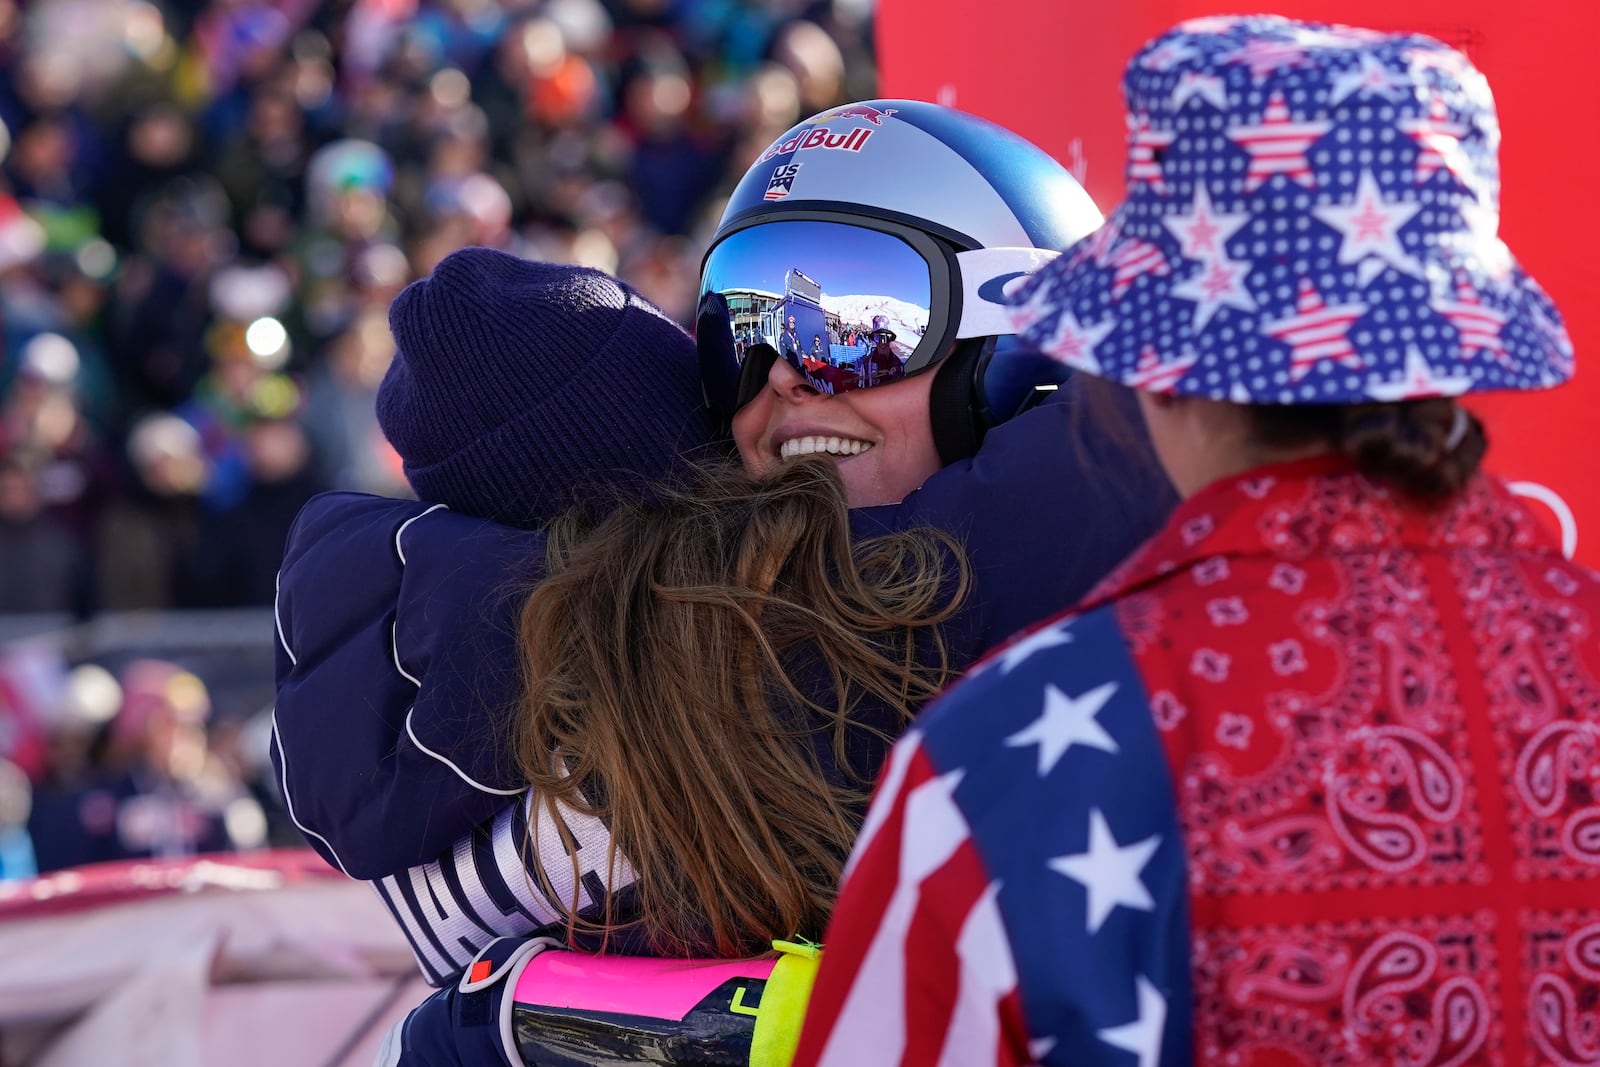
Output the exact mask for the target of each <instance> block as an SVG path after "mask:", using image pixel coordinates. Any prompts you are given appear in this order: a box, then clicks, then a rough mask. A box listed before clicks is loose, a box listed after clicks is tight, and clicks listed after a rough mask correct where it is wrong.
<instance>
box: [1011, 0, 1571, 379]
mask: <svg viewBox="0 0 1600 1067" xmlns="http://www.w3.org/2000/svg"><path fill="white" fill-rule="evenodd" d="M1123 89H1124V92H1125V94H1126V97H1127V103H1128V130H1129V133H1128V164H1127V183H1128V192H1127V196H1126V198H1125V200H1124V201H1123V203H1122V204H1121V206H1120V207H1118V208H1117V210H1116V211H1115V212H1114V213H1113V214H1112V215H1111V217H1110V218H1109V219H1108V220H1107V221H1106V223H1105V225H1104V226H1103V227H1101V228H1100V229H1099V230H1097V231H1096V232H1095V233H1094V234H1092V235H1090V236H1089V237H1088V238H1086V239H1084V240H1083V241H1080V242H1079V243H1077V244H1076V245H1074V246H1073V247H1072V248H1071V249H1069V250H1068V253H1067V254H1066V255H1063V256H1062V257H1060V258H1059V259H1057V260H1056V261H1055V262H1054V263H1052V264H1051V265H1050V266H1049V267H1047V268H1046V269H1045V270H1043V271H1041V272H1040V273H1039V274H1038V275H1037V276H1036V277H1035V278H1033V279H1032V280H1030V282H1029V283H1028V284H1026V285H1024V286H1022V287H1021V288H1020V289H1019V290H1018V291H1017V293H1016V294H1015V296H1014V298H1013V301H1012V304H1013V306H1012V316H1013V321H1014V323H1015V325H1016V328H1017V332H1018V333H1019V334H1020V335H1022V336H1023V338H1024V339H1025V340H1027V341H1028V342H1030V343H1031V344H1033V345H1034V346H1036V347H1037V348H1038V349H1039V350H1040V351H1042V352H1044V353H1045V354H1047V355H1050V356H1052V357H1053V358H1055V359H1058V360H1060V361H1061V362H1063V363H1066V364H1068V365H1070V366H1072V367H1074V368H1076V369H1078V370H1080V371H1084V372H1087V373H1090V374H1095V375H1099V376H1101V377H1105V378H1109V379H1111V380H1114V381H1117V382H1121V383H1122V384H1124V385H1128V386H1132V387H1134V388H1139V389H1145V390H1149V391H1153V392H1164V393H1177V394H1183V395H1192V396H1202V397H1210V398H1213V399H1218V400H1230V401H1233V402H1236V403H1255V404H1328V403H1364V402H1372V401H1394V400H1404V399H1409V398H1416V397H1424V396H1457V395H1460V394H1462V393H1469V392H1477V391H1482V390H1491V389H1540V388H1545V387H1548V386H1552V385H1557V384H1559V383H1561V382H1563V381H1566V380H1567V379H1568V378H1570V377H1571V376H1572V365H1573V359H1572V345H1571V342H1570V340H1569V339H1568V337H1567V333H1566V330H1565V328H1564V327H1563V325H1562V322H1561V317H1560V314H1559V313H1558V312H1557V310H1556V308H1555V306H1554V304H1553V303H1552V302H1551V301H1550V298H1549V297H1548V296H1546V295H1545V293H1544V291H1543V290H1542V289H1540V288H1539V286H1538V284H1537V283H1536V282H1535V281H1534V280H1533V279H1532V278H1531V277H1529V276H1528V275H1527V274H1526V273H1525V272H1524V271H1523V270H1522V269H1521V267H1520V266H1518V264H1517V262H1516V260H1515V259H1514V258H1513V257H1512V255H1511V253H1510V251H1509V250H1508V249H1507V248H1506V246H1505V244H1504V243H1503V242H1502V241H1501V240H1500V238H1499V236H1498V232H1497V231H1498V226H1499V200H1500V171H1499V158H1498V148H1499V141H1500V127H1499V123H1498V120H1497V119H1496V117H1495V108H1494V101H1493V99H1492V97H1491V96H1490V93H1489V86H1488V83H1487V82H1486V81H1485V80H1484V77H1483V75H1482V74H1481V73H1479V72H1478V71H1477V70H1476V69H1475V68H1474V67H1473V66H1472V64H1471V63H1470V62H1469V61H1468V60H1467V58H1466V57H1465V56H1463V55H1462V54H1461V53H1460V52H1457V51H1455V50H1453V49H1451V48H1448V47H1446V46H1445V45H1443V44H1441V43H1440V42H1438V41H1436V40H1434V39H1432V38H1430V37H1424V36H1419V35H1394V34H1386V33H1378V32H1375V31H1372V30H1364V29H1356V28H1352V27H1346V26H1332V25H1322V24H1312V23H1304V22H1295V21H1291V20H1289V19H1284V18H1279V17H1276V16H1255V17H1239V18H1233V17H1229V18H1205V19H1194V20H1191V21H1188V22H1184V23H1181V24H1179V25H1178V26H1177V27H1176V28H1174V29H1172V30H1170V31H1168V32H1167V33H1165V34H1163V35H1162V36H1160V37H1158V38H1156V39H1155V40H1153V41H1151V42H1149V43H1148V44H1147V45H1145V47H1144V48H1143V49H1141V50H1140V51H1139V53H1138V54H1137V55H1135V56H1134V58H1133V60H1132V61H1131V62H1130V63H1129V65H1128V68H1127V71H1126V73H1125V76H1124V81H1123Z"/></svg>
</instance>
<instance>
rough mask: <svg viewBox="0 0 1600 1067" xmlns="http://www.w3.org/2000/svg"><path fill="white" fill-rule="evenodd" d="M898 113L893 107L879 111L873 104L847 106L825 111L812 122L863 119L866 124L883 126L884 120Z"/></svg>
mask: <svg viewBox="0 0 1600 1067" xmlns="http://www.w3.org/2000/svg"><path fill="white" fill-rule="evenodd" d="M897 113H898V109H896V108H892V107H886V108H884V109H883V110H882V111H879V110H878V109H877V108H875V107H873V106H872V105H871V104H846V105H845V106H844V107H836V108H834V109H833V110H832V111H824V112H823V113H822V114H820V115H818V116H817V117H816V118H814V119H812V120H811V121H813V122H827V121H829V120H831V119H861V120H862V121H864V122H870V123H872V124H873V125H874V126H882V125H883V120H884V119H886V118H888V117H889V116H890V115H894V114H897Z"/></svg>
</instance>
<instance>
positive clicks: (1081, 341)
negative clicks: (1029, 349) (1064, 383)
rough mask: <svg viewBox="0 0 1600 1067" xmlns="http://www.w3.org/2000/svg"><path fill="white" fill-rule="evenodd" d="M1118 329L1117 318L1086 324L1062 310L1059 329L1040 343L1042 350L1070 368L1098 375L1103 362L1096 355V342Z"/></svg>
mask: <svg viewBox="0 0 1600 1067" xmlns="http://www.w3.org/2000/svg"><path fill="white" fill-rule="evenodd" d="M1115 328H1116V320H1114V319H1110V318H1108V319H1106V320H1104V321H1103V322H1097V323H1095V324H1094V325H1092V326H1084V325H1083V324H1082V323H1080V322H1079V321H1078V317H1077V316H1076V315H1074V314H1073V313H1072V312H1070V311H1062V312H1061V317H1060V320H1059V321H1058V322H1057V323H1056V332H1055V333H1054V334H1053V335H1052V336H1051V337H1049V338H1046V339H1045V340H1043V341H1042V342H1041V343H1040V344H1039V350H1040V351H1041V352H1043V353H1044V354H1045V355H1047V356H1049V357H1050V358H1051V359H1054V360H1057V361H1058V362H1061V363H1065V364H1066V365H1067V366H1069V367H1074V368H1076V369H1078V370H1081V371H1087V372H1088V373H1090V374H1099V373H1100V361H1099V360H1097V359H1095V356H1094V348H1095V345H1098V344H1099V343H1100V342H1101V341H1103V340H1105V337H1106V334H1108V333H1110V332H1111V331H1112V330H1113V329H1115Z"/></svg>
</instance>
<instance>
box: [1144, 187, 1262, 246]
mask: <svg viewBox="0 0 1600 1067" xmlns="http://www.w3.org/2000/svg"><path fill="white" fill-rule="evenodd" d="M1249 221H1250V213H1249V212H1248V211H1218V210H1217V209H1216V208H1215V207H1213V206H1212V204H1211V193H1210V192H1209V191H1208V190H1207V189H1206V183H1205V182H1203V181H1199V182H1195V184H1194V204H1193V205H1192V206H1191V207H1190V209H1189V213H1188V214H1186V215H1167V216H1164V217H1163V218H1162V219H1161V224H1162V225H1163V226H1165V227H1166V228H1167V230H1168V231H1169V232H1170V233H1171V234H1172V236H1174V237H1176V238H1177V239H1178V244H1179V246H1180V247H1181V250H1182V252H1183V255H1184V257H1185V258H1186V259H1206V258H1210V257H1213V256H1222V255H1226V254H1227V247H1228V238H1230V237H1232V236H1233V235H1234V234H1236V233H1238V232H1239V230H1240V229H1242V228H1243V227H1244V226H1245V224H1246V223H1248V222H1249Z"/></svg>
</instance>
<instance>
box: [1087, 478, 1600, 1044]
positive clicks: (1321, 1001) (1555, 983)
mask: <svg viewBox="0 0 1600 1067" xmlns="http://www.w3.org/2000/svg"><path fill="white" fill-rule="evenodd" d="M1097 595H1098V597H1099V598H1101V599H1105V600H1114V601H1115V602H1116V603H1117V606H1118V607H1117V610H1118V617H1119V621H1120V623H1121V626H1122V628H1123V631H1124V633H1125V635H1126V637H1127V641H1128V645H1129V647H1130V649H1131V650H1132V651H1133V653H1134V655H1135V657H1136V659H1137V661H1138V664H1139V669H1140V673H1141V675H1142V676H1143V678H1144V680H1145V683H1146V688H1147V691H1148V692H1149V693H1150V695H1151V696H1150V699H1151V705H1152V711H1153V713H1154V718H1155V721H1156V724H1157V726H1158V727H1159V728H1160V730H1161V732H1162V736H1163V739H1164V741H1165V743H1166V746H1167V753H1168V757H1169V759H1170V761H1171V764H1172V767H1173V772H1174V777H1175V780H1176V783H1177V787H1178V793H1179V800H1180V806H1181V811H1182V820H1183V829H1184V834H1185V844H1186V849H1187V854H1188V859H1189V879H1190V891H1191V903H1192V906H1193V914H1194V936H1195V947H1194V961H1195V983H1196V985H1195V989H1196V1015H1195V1024H1196V1034H1195V1038H1196V1045H1195V1047H1196V1051H1197V1055H1198V1058H1199V1059H1200V1060H1201V1061H1202V1062H1215V1063H1227V1064H1229V1065H1238V1067H1248V1065H1252V1064H1262V1065H1265V1064H1281V1063H1305V1064H1339V1063H1348V1064H1371V1063H1385V1064H1388V1063H1394V1064H1407V1065H1423V1064H1431V1065H1457V1064H1510V1065H1518V1067H1520V1065H1524V1064H1528V1065H1532V1064H1572V1065H1577V1064H1584V1065H1587V1067H1596V1065H1597V1064H1600V637H1597V634H1596V630H1595V626H1596V624H1597V620H1600V580H1597V578H1596V576H1595V575H1593V574H1591V573H1589V572H1587V571H1584V570H1582V569H1580V568H1577V567H1575V566H1572V565H1571V564H1568V563H1566V562H1565V561H1563V560H1562V559H1561V558H1560V555H1559V553H1558V552H1557V551H1556V549H1555V546H1554V544H1553V543H1552V541H1551V538H1550V536H1549V535H1548V534H1547V533H1546V532H1545V531H1544V530H1543V529H1542V528H1540V527H1539V526H1538V525H1537V523H1536V522H1535V521H1534V520H1533V519H1531V518H1530V517H1529V516H1528V514H1527V513H1526V512H1525V511H1523V510H1522V508H1521V507H1520V505H1519V504H1518V503H1517V502H1516V500H1515V499H1514V498H1513V497H1512V496H1511V495H1510V494H1509V493H1507V492H1506V491H1505V490H1504V489H1503V487H1501V486H1500V485H1499V484H1498V483H1496V482H1493V481H1492V480H1488V479H1480V480H1479V481H1478V482H1476V483H1474V484H1473V485H1472V486H1471V487H1470V488H1469V491H1468V492H1467V493H1466V494H1464V495H1463V497H1462V498H1461V499H1460V500H1458V501H1457V502H1456V503H1455V504H1454V505H1452V506H1451V507H1450V508H1448V509H1447V510H1445V511H1443V512H1441V513H1438V514H1432V515H1427V514H1422V513H1419V512H1416V511H1412V510H1409V509H1406V508H1402V507H1400V506H1398V504H1397V501H1396V500H1395V499H1393V498H1392V497H1391V495H1390V494H1388V493H1387V492H1385V491H1384V490H1382V489H1380V488H1378V487H1377V486H1375V485H1373V484H1372V483H1370V482H1368V481H1366V480H1365V479H1363V478H1361V477H1360V476H1358V475H1356V474H1354V473H1351V472H1350V471H1349V470H1348V468H1346V467H1344V466H1343V465H1342V464H1341V462H1340V461H1337V460H1330V459H1318V460H1310V461H1305V462H1302V463H1297V464H1287V465H1284V466H1281V467H1278V468H1275V469H1274V470H1273V471H1272V472H1271V473H1270V474H1268V475H1260V474H1257V475H1255V476H1252V477H1250V478H1247V479H1239V480H1233V481H1228V482H1223V483H1219V484H1217V485H1213V486H1211V487H1210V488H1208V489H1207V490H1205V491H1204V492H1202V493H1201V494H1199V495H1197V496H1196V497H1194V498H1192V499H1191V500H1189V501H1187V502H1186V503H1185V504H1184V506H1183V508H1182V509H1181V510H1180V513H1179V515H1178V517H1177V518H1176V519H1175V521H1174V522H1173V523H1171V524H1169V526H1168V528H1167V533H1165V534H1163V535H1162V536H1159V537H1157V538H1156V539H1155V540H1154V541H1152V542H1150V543H1149V544H1148V545H1146V546H1145V547H1144V548H1143V549H1142V550H1141V551H1140V552H1139V554H1138V555H1136V556H1135V557H1134V558H1133V559H1131V560H1130V561H1129V562H1128V563H1127V564H1126V565H1124V567H1123V568H1122V569H1121V570H1120V571H1119V572H1118V573H1117V574H1116V575H1114V576H1113V577H1112V578H1110V579H1108V580H1107V582H1106V583H1105V584H1104V585H1103V586H1102V588H1101V590H1100V591H1099V593H1098V594H1097Z"/></svg>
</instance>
